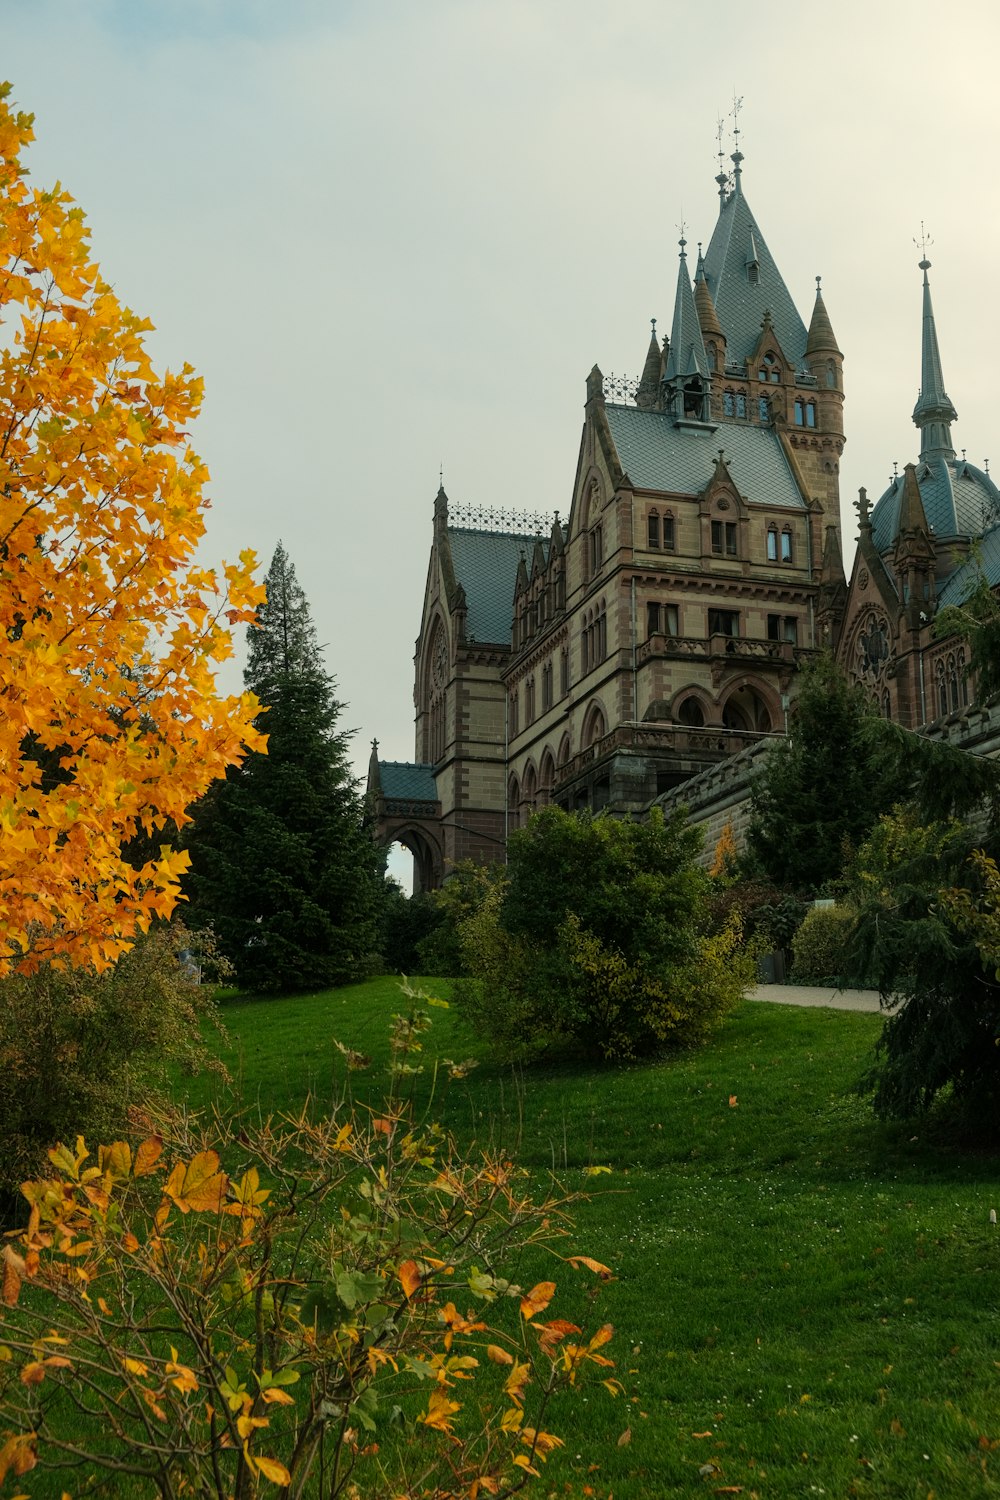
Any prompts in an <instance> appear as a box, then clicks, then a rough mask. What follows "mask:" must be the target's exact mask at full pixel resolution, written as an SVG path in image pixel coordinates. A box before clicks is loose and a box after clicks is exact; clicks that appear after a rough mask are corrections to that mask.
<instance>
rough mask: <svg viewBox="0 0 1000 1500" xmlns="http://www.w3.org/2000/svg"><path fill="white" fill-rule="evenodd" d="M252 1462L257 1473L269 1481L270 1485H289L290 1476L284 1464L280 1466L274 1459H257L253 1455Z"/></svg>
mask: <svg viewBox="0 0 1000 1500" xmlns="http://www.w3.org/2000/svg"><path fill="white" fill-rule="evenodd" d="M253 1461H254V1464H255V1466H256V1468H257V1469H258V1470H259V1472H260V1473H261V1474H263V1476H264V1478H265V1479H269V1480H270V1481H271V1483H272V1484H281V1485H289V1484H291V1482H292V1476H291V1474H289V1472H288V1470H287V1469H286V1468H285V1466H284V1464H280V1463H279V1462H278V1460H277V1459H276V1458H258V1457H257V1455H256V1454H255V1455H254V1460H253Z"/></svg>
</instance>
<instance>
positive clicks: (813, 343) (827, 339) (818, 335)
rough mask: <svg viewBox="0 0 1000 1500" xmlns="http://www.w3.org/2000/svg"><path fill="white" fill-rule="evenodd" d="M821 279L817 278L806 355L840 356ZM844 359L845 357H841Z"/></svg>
mask: <svg viewBox="0 0 1000 1500" xmlns="http://www.w3.org/2000/svg"><path fill="white" fill-rule="evenodd" d="M819 280H820V279H819V277H818V276H817V277H816V301H815V302H814V303H813V310H812V317H811V318H810V320H809V335H808V337H807V339H806V354H807V355H808V354H840V348H839V346H838V344H837V338H836V335H835V334H834V331H833V324H832V323H831V322H830V317H829V314H828V313H827V310H826V303H825V302H824V301H823V293H822V291H821V290H820V284H819ZM841 357H842V358H843V356H841Z"/></svg>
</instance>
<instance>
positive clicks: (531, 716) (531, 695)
mask: <svg viewBox="0 0 1000 1500" xmlns="http://www.w3.org/2000/svg"><path fill="white" fill-rule="evenodd" d="M524 722H525V724H526V725H527V724H533V723H534V722H535V679H534V678H533V677H529V678H528V680H527V682H526V683H525V684H524Z"/></svg>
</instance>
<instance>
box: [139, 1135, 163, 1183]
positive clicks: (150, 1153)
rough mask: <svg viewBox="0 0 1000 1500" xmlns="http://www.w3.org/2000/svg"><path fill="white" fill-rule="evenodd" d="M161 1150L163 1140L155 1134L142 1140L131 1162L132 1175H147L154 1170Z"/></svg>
mask: <svg viewBox="0 0 1000 1500" xmlns="http://www.w3.org/2000/svg"><path fill="white" fill-rule="evenodd" d="M162 1152H163V1142H162V1141H161V1140H160V1139H159V1138H158V1137H157V1136H155V1135H154V1136H150V1138H149V1140H148V1141H143V1143H142V1145H141V1146H140V1147H139V1149H138V1151H136V1153H135V1161H134V1162H133V1163H132V1175H133V1177H148V1176H149V1174H150V1173H151V1172H155V1170H156V1164H157V1162H158V1161H159V1159H160V1156H161V1155H162Z"/></svg>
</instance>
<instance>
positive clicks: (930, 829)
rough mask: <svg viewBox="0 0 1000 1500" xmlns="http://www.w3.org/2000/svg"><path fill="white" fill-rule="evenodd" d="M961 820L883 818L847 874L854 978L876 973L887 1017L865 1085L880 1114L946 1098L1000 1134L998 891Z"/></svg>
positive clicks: (903, 1113)
mask: <svg viewBox="0 0 1000 1500" xmlns="http://www.w3.org/2000/svg"><path fill="white" fill-rule="evenodd" d="M975 843H976V840H975V839H974V837H973V835H972V832H971V831H970V830H969V829H968V828H967V827H966V826H965V825H963V824H962V823H959V822H957V821H955V820H951V821H949V822H938V823H930V824H928V825H926V826H924V825H922V824H921V823H920V822H919V821H918V819H917V817H916V815H915V814H914V813H912V812H897V813H895V814H893V815H892V816H891V817H888V818H883V819H882V821H881V822H880V823H879V824H878V826H877V827H876V828H875V829H874V830H873V832H872V834H871V836H870V838H869V839H868V840H867V842H866V843H865V845H864V846H863V847H862V849H861V850H860V851H859V853H858V856H857V859H856V860H855V862H854V866H853V869H852V871H851V880H850V893H851V900H852V903H853V904H854V906H855V907H856V908H857V912H858V920H857V925H856V928H855V931H854V936H853V940H852V944H851V953H850V961H851V966H852V970H853V975H856V976H863V975H866V974H870V975H872V976H874V983H875V984H876V986H877V988H878V990H879V992H880V994H881V996H882V999H883V1002H884V1003H885V1004H887V1005H889V1004H891V1005H892V1006H893V1009H892V1010H891V1012H890V1013H889V1014H888V1015H887V1016H886V1020H885V1025H884V1027H883V1031H882V1035H881V1037H880V1038H879V1041H878V1044H877V1047H876V1058H875V1064H874V1066H873V1067H872V1068H871V1070H870V1071H869V1073H868V1074H867V1075H866V1077H865V1079H864V1080H863V1083H862V1087H863V1088H865V1089H866V1090H868V1091H870V1092H871V1093H872V1096H873V1103H874V1106H875V1110H876V1112H877V1113H878V1114H879V1115H881V1116H882V1117H883V1118H888V1119H906V1118H908V1117H910V1116H912V1115H917V1114H921V1113H923V1112H924V1111H926V1110H928V1109H929V1108H930V1107H931V1106H932V1105H933V1104H935V1102H937V1101H941V1102H943V1103H947V1104H948V1105H949V1107H950V1109H951V1112H952V1113H953V1114H954V1115H955V1116H956V1117H957V1118H958V1120H959V1121H960V1123H961V1125H962V1128H963V1129H964V1130H966V1131H967V1132H968V1133H970V1134H972V1135H974V1136H976V1137H979V1138H982V1139H991V1140H996V1139H997V1138H998V1137H1000V1047H998V1045H997V1038H998V1037H1000V983H998V980H997V973H996V967H997V965H996V958H997V950H996V947H995V944H994V942H993V937H994V933H995V923H996V911H997V907H998V901H1000V891H998V886H997V882H995V881H994V879H993V876H992V874H991V872H990V869H989V865H988V863H986V862H984V861H983V859H982V858H981V857H979V858H977V857H975V856H974V847H975Z"/></svg>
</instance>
